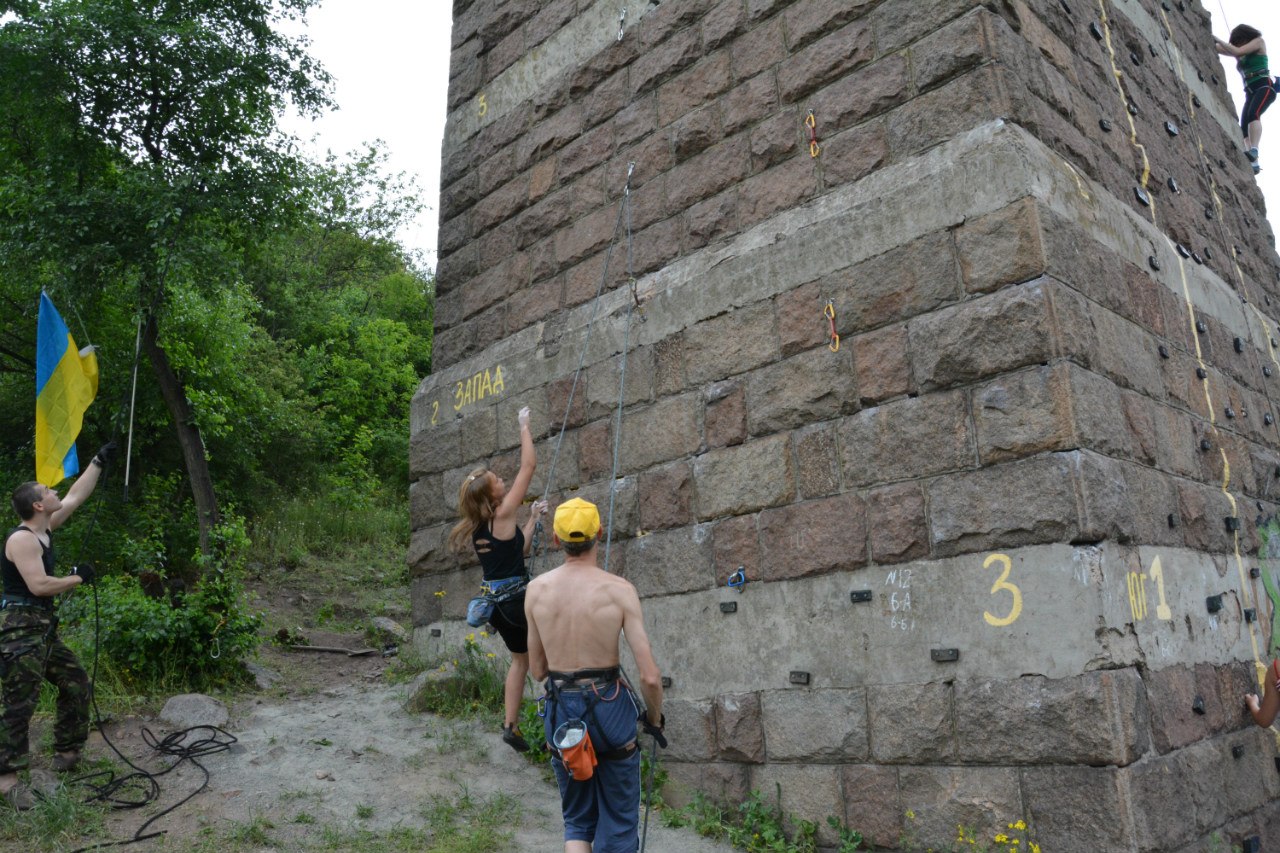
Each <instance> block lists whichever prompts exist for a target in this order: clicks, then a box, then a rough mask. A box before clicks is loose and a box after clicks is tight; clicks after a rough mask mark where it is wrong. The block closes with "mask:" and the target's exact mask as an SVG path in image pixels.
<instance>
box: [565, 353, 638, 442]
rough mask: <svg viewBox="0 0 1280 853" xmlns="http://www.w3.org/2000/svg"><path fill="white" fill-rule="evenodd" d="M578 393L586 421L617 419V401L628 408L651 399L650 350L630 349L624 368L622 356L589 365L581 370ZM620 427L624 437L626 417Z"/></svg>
mask: <svg viewBox="0 0 1280 853" xmlns="http://www.w3.org/2000/svg"><path fill="white" fill-rule="evenodd" d="M624 366H625V367H626V372H625V374H624V373H623V367H624ZM584 380H585V382H584ZM578 393H579V394H581V395H582V396H583V397H584V398H585V399H586V403H587V412H586V416H587V418H588V419H589V420H594V419H595V418H603V417H608V416H610V415H612V416H614V417H615V418H616V417H617V413H618V403H619V399H621V402H622V404H623V405H624V406H628V407H630V406H635V405H637V404H639V403H646V402H648V401H650V400H652V399H653V398H654V393H653V350H651V349H636V350H633V351H632V352H631V353H629V354H628V355H627V360H626V364H625V365H624V364H623V361H622V356H621V355H616V356H614V357H613V358H610V359H606V360H605V361H602V362H600V363H598V364H594V365H592V366H591V367H589V368H587V369H586V370H585V371H584V376H583V378H582V379H579V380H578ZM622 426H623V430H624V435H625V430H626V427H627V424H626V416H625V414H624V416H623V425H622Z"/></svg>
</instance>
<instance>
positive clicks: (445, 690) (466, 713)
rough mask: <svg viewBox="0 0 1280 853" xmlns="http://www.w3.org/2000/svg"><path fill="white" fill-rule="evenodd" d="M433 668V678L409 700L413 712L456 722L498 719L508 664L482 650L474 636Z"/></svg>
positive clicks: (491, 653)
mask: <svg viewBox="0 0 1280 853" xmlns="http://www.w3.org/2000/svg"><path fill="white" fill-rule="evenodd" d="M433 669H434V670H435V674H434V675H433V677H431V678H429V679H428V680H427V681H426V682H425V683H424V684H423V685H422V687H421V689H420V690H419V691H418V692H417V693H416V694H415V695H414V696H413V697H412V702H413V710H414V711H418V712H428V713H432V714H438V715H439V716H441V717H450V718H455V719H457V718H468V719H470V718H482V719H486V720H488V719H490V718H492V717H495V716H499V714H500V709H501V708H502V694H503V687H504V685H505V684H506V677H507V663H506V661H504V660H501V659H499V658H498V657H497V655H495V654H494V653H493V652H487V651H485V650H484V648H483V647H482V646H480V645H479V644H478V643H477V642H476V641H475V634H468V635H467V638H466V640H465V641H464V643H463V646H462V648H461V649H458V650H457V651H455V652H454V653H453V654H452V655H449V656H448V657H446V658H445V659H443V660H441V661H439V662H438V663H437V665H436V666H435V667H433Z"/></svg>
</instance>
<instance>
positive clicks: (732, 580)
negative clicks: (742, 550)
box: [726, 566, 747, 592]
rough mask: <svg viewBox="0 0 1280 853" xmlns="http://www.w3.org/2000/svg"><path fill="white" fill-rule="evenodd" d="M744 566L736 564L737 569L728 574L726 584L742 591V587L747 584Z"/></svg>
mask: <svg viewBox="0 0 1280 853" xmlns="http://www.w3.org/2000/svg"><path fill="white" fill-rule="evenodd" d="M744 569H745V567H744V566H738V570H737V571H736V572H734V573H733V574H731V575H729V581H728V583H727V584H726V586H728V587H729V588H730V589H736V590H737V591H738V592H742V588H743V587H744V586H746V585H747V573H746V571H745V570H744Z"/></svg>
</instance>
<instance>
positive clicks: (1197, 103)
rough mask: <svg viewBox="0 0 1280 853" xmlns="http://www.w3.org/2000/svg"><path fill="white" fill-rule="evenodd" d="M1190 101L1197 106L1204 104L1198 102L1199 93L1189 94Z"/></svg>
mask: <svg viewBox="0 0 1280 853" xmlns="http://www.w3.org/2000/svg"><path fill="white" fill-rule="evenodd" d="M1191 103H1193V104H1195V105H1196V107H1197V108H1199V107H1202V106H1204V105H1203V104H1202V103H1201V102H1200V96H1199V95H1192V96H1191Z"/></svg>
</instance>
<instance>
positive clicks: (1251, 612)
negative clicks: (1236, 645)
mask: <svg viewBox="0 0 1280 853" xmlns="http://www.w3.org/2000/svg"><path fill="white" fill-rule="evenodd" d="M1257 618H1258V611H1257V610H1255V609H1254V608H1252V607H1246V608H1245V609H1244V621H1246V622H1252V621H1253V620H1255V619H1257ZM1239 749H1240V750H1241V751H1242V752H1243V751H1244V747H1239ZM1235 750H1236V748H1234V747H1233V748H1232V750H1231V751H1232V752H1233V753H1234V752H1235ZM1239 757H1240V756H1238V755H1237V756H1236V758H1239Z"/></svg>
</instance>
